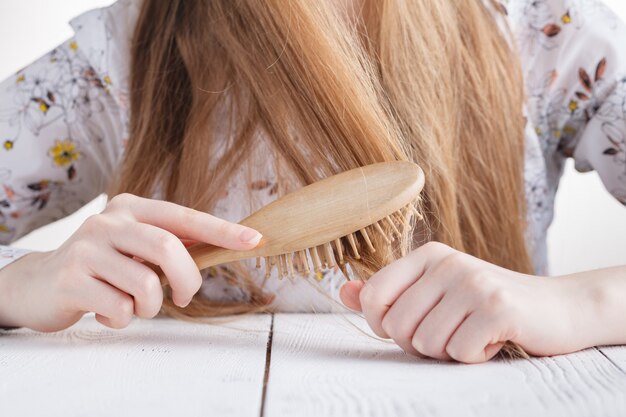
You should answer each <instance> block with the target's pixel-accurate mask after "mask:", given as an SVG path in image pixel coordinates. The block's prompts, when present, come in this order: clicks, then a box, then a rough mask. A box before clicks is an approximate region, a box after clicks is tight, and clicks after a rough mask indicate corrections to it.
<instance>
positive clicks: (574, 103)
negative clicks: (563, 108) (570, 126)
mask: <svg viewBox="0 0 626 417" xmlns="http://www.w3.org/2000/svg"><path fill="white" fill-rule="evenodd" d="M567 108H568V109H569V110H570V111H571V112H572V113H574V112H575V111H576V110H578V102H577V101H576V100H571V101H570V102H569V104H568V105H567Z"/></svg>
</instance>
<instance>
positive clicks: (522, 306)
mask: <svg viewBox="0 0 626 417" xmlns="http://www.w3.org/2000/svg"><path fill="white" fill-rule="evenodd" d="M570 281H571V282H570ZM575 284H576V283H575V280H568V279H567V278H566V277H553V278H547V277H537V276H531V275H525V274H521V273H517V272H513V271H509V270H507V269H504V268H501V267H498V266H495V265H493V264H490V263H488V262H485V261H482V260H480V259H478V258H475V257H473V256H470V255H467V254H464V253H462V252H459V251H456V250H454V249H452V248H450V247H449V246H447V245H444V244H442V243H437V242H431V243H427V244H426V245H424V246H422V247H420V248H418V249H416V250H414V251H412V252H411V253H409V254H408V255H407V256H405V257H403V258H401V259H399V260H397V261H395V262H393V263H392V264H390V265H388V266H386V267H385V268H383V269H381V270H380V271H378V272H377V273H376V274H374V275H373V276H372V277H371V278H370V279H369V280H368V281H367V282H365V283H363V282H361V281H352V282H348V283H346V284H345V285H344V286H343V287H342V289H341V299H342V301H343V302H344V304H345V305H346V306H347V307H349V308H352V309H354V310H358V311H362V312H363V314H364V316H365V318H366V320H367V322H368V324H369V326H370V327H371V328H372V330H373V331H374V333H376V334H377V335H378V336H380V337H383V338H391V339H393V340H394V341H395V342H396V343H397V344H398V345H399V346H400V347H401V348H402V349H404V351H406V352H407V353H411V354H415V355H418V356H421V355H424V356H428V357H432V358H436V359H442V360H449V359H454V360H457V361H460V362H466V363H477V362H484V361H487V360H489V359H491V358H492V357H493V356H494V355H495V354H496V353H497V352H498V351H499V350H500V349H501V348H502V346H503V345H504V342H505V341H507V340H510V341H514V342H516V343H518V344H519V345H520V346H521V347H522V348H523V349H524V350H526V352H528V353H529V354H533V355H539V356H544V355H554V354H560V353H568V352H573V351H576V350H579V349H582V348H584V347H586V346H585V343H586V341H585V340H582V339H583V338H584V336H583V335H581V333H584V332H581V331H578V332H576V331H575V329H576V330H580V329H579V328H578V327H577V316H578V315H577V314H576V310H577V309H578V308H580V307H581V306H580V303H581V300H583V297H581V295H580V290H579V288H578V287H577V286H576V285H575Z"/></svg>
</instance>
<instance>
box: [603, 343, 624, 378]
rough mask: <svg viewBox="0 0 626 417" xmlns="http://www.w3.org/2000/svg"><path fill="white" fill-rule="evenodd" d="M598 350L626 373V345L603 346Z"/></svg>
mask: <svg viewBox="0 0 626 417" xmlns="http://www.w3.org/2000/svg"><path fill="white" fill-rule="evenodd" d="M598 350H600V352H602V353H603V354H604V356H606V357H607V358H608V359H609V360H610V361H611V362H613V364H615V366H617V367H618V368H620V369H621V370H622V371H623V372H624V373H626V346H602V347H599V348H598Z"/></svg>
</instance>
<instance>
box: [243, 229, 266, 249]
mask: <svg viewBox="0 0 626 417" xmlns="http://www.w3.org/2000/svg"><path fill="white" fill-rule="evenodd" d="M262 237H263V235H262V234H261V233H259V232H257V231H256V230H254V229H250V228H249V227H246V228H244V229H243V232H241V234H240V235H239V240H240V241H242V242H243V243H250V244H254V245H256V244H257V243H259V241H260V240H261V238H262Z"/></svg>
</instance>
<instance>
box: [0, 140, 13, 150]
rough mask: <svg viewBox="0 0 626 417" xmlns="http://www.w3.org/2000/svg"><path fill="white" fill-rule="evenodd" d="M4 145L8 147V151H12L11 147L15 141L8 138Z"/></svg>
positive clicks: (5, 147)
mask: <svg viewBox="0 0 626 417" xmlns="http://www.w3.org/2000/svg"><path fill="white" fill-rule="evenodd" d="M2 146H4V149H6V150H7V151H10V150H11V149H13V141H12V140H9V139H7V140H5V141H4V144H3V145H2Z"/></svg>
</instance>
